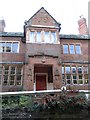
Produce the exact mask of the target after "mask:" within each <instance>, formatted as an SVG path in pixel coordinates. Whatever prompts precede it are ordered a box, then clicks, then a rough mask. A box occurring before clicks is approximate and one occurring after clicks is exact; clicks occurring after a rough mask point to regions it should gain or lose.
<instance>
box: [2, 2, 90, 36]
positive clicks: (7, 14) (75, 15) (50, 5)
mask: <svg viewBox="0 0 90 120" xmlns="http://www.w3.org/2000/svg"><path fill="white" fill-rule="evenodd" d="M89 1H90V0H0V19H2V18H3V19H5V23H6V27H5V32H23V25H24V21H25V20H28V19H29V18H31V17H32V16H33V14H35V13H36V12H37V11H38V10H39V9H40V8H41V7H44V8H45V9H46V10H47V11H48V12H49V13H50V15H51V16H53V17H54V18H55V20H56V21H57V22H60V23H61V31H60V33H61V34H79V32H78V20H79V19H80V16H81V15H83V17H85V18H86V20H87V24H88V2H89Z"/></svg>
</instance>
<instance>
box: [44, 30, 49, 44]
mask: <svg viewBox="0 0 90 120" xmlns="http://www.w3.org/2000/svg"><path fill="white" fill-rule="evenodd" d="M44 35H45V40H44V41H45V43H48V42H49V41H50V37H49V32H45V34H44Z"/></svg>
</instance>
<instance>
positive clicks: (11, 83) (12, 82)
mask: <svg viewBox="0 0 90 120" xmlns="http://www.w3.org/2000/svg"><path fill="white" fill-rule="evenodd" d="M14 80H15V76H14V75H11V76H10V85H14Z"/></svg>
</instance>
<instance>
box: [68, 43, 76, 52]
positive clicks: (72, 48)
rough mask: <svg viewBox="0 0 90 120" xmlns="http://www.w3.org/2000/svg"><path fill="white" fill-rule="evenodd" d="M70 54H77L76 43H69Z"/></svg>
mask: <svg viewBox="0 0 90 120" xmlns="http://www.w3.org/2000/svg"><path fill="white" fill-rule="evenodd" d="M69 49H70V54H75V50H74V45H73V44H72V45H69Z"/></svg>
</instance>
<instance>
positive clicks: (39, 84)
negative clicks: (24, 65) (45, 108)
mask: <svg viewBox="0 0 90 120" xmlns="http://www.w3.org/2000/svg"><path fill="white" fill-rule="evenodd" d="M36 90H46V75H36Z"/></svg>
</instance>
